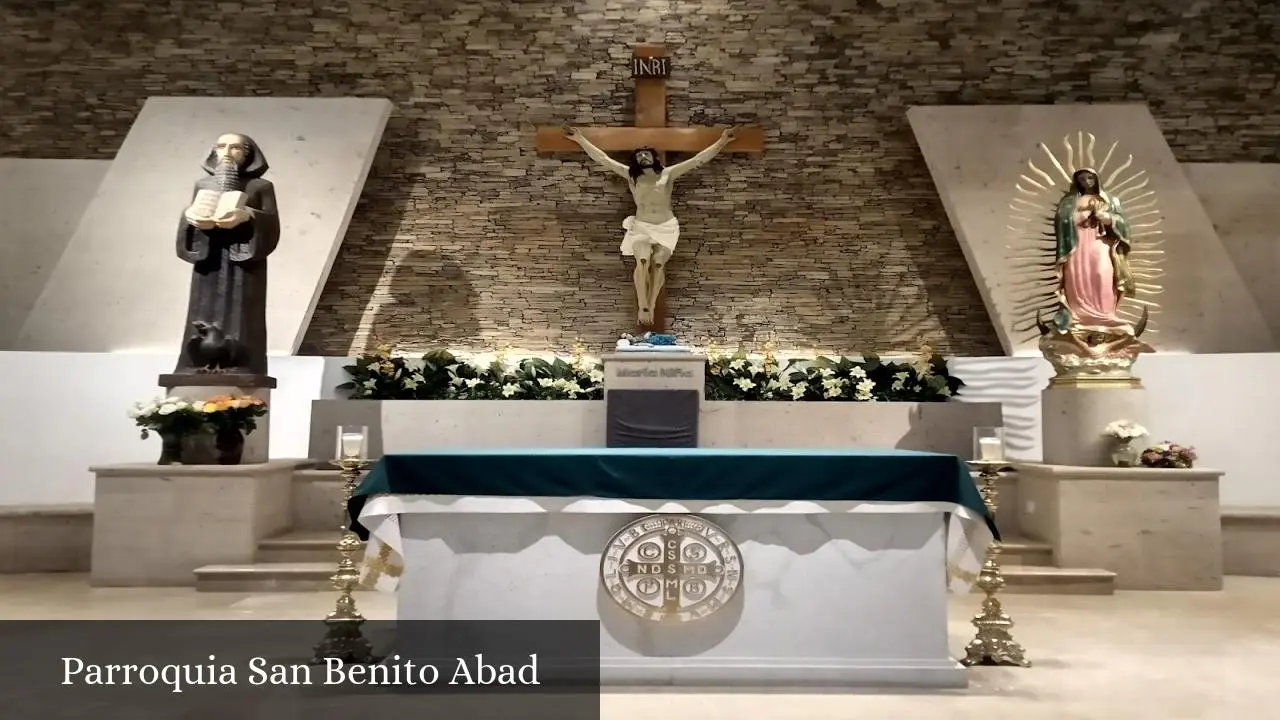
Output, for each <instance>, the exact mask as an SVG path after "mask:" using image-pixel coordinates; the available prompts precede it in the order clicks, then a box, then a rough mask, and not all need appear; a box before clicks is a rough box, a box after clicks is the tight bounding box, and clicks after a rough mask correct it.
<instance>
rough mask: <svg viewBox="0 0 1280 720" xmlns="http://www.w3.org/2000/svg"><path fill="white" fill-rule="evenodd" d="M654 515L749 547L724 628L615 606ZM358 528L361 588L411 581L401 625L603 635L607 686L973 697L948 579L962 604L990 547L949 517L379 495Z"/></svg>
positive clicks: (962, 519)
mask: <svg viewBox="0 0 1280 720" xmlns="http://www.w3.org/2000/svg"><path fill="white" fill-rule="evenodd" d="M654 513H695V514H696V515H697V516H698V517H701V518H705V519H707V520H710V521H711V522H713V523H715V524H716V525H718V526H719V527H720V528H722V529H724V531H725V532H726V534H727V535H728V536H729V537H730V538H731V539H732V541H733V542H734V543H736V545H737V547H738V548H739V550H740V552H741V558H742V561H741V562H742V573H741V583H740V587H739V589H738V591H737V593H736V595H735V596H734V597H733V599H732V600H730V601H729V602H728V603H726V604H725V605H724V606H723V607H722V608H720V609H719V610H718V611H717V612H714V613H712V614H710V615H708V616H707V617H704V618H702V619H700V620H697V621H694V622H687V623H678V624H659V623H654V622H651V621H647V620H643V619H640V618H637V617H635V616H633V615H632V614H631V613H629V612H627V611H626V610H625V609H623V608H622V607H621V606H620V605H618V604H617V603H615V602H614V600H613V599H612V598H611V597H610V596H609V593H608V592H606V591H605V589H604V587H603V585H602V583H601V568H602V555H603V553H604V551H605V548H606V547H607V546H609V543H610V538H611V537H612V536H613V535H614V533H615V532H617V531H618V530H619V529H620V528H622V527H623V526H625V525H627V524H628V523H630V522H632V521H634V520H636V519H638V518H640V517H643V516H646V515H650V514H654ZM947 513H955V514H956V517H952V518H950V519H948V517H947ZM360 520H361V523H362V524H363V525H364V526H365V527H367V528H368V529H369V530H370V533H371V538H370V548H369V554H368V556H367V557H368V558H372V560H366V567H365V571H366V579H367V580H372V581H374V582H375V584H379V583H382V585H381V586H382V588H383V589H388V588H389V587H390V585H387V584H385V583H386V581H388V580H393V579H396V578H395V576H398V595H399V597H398V604H397V607H398V618H400V619H413V620H593V621H594V620H599V621H600V623H601V681H602V682H603V683H605V684H614V685H626V684H642V685H704V686H706V685H775V686H777V685H799V686H803V685H809V686H815V685H816V686H832V687H853V686H899V687H917V688H955V687H965V686H966V685H967V683H968V678H967V674H966V672H965V670H964V669H963V668H962V667H961V666H960V665H959V664H958V663H957V662H956V661H955V660H954V659H953V658H952V657H951V653H950V652H949V648H948V637H947V591H948V580H949V578H950V579H951V580H952V587H954V588H956V589H967V585H966V584H965V582H964V581H963V580H962V579H961V578H965V577H968V578H972V574H971V573H975V572H976V569H977V565H978V557H977V552H981V549H982V548H985V546H986V541H987V540H988V539H989V534H987V532H986V529H985V526H983V525H982V521H981V519H979V518H976V517H975V516H974V515H973V513H972V512H971V511H969V510H967V509H966V508H963V507H959V506H955V505H951V504H949V503H858V502H821V503H819V502H808V501H788V502H779V501H775V502H767V501H732V502H727V501H681V502H669V501H658V500H655V501H644V500H603V499H581V498H502V497H452V496H423V495H379V496H375V497H372V498H370V499H369V502H368V504H367V505H366V506H365V507H364V510H363V511H362V512H361V515H360ZM966 533H968V537H966ZM979 536H982V537H979ZM972 548H978V550H977V552H975V551H974V550H972ZM378 558H381V559H380V560H379V559H378ZM388 558H395V559H396V560H397V562H396V563H395V565H394V569H393V570H391V571H390V572H388V571H387V570H388V563H387V560H388ZM949 571H950V572H949ZM370 574H372V575H373V576H375V577H370Z"/></svg>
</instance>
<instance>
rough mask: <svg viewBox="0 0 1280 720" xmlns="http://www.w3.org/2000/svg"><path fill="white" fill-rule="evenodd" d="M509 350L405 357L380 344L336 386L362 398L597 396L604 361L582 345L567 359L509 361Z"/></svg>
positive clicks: (437, 352) (601, 391)
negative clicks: (484, 354) (589, 354)
mask: <svg viewBox="0 0 1280 720" xmlns="http://www.w3.org/2000/svg"><path fill="white" fill-rule="evenodd" d="M507 355H508V353H507V352H506V351H503V352H499V353H497V354H496V355H494V356H493V357H491V358H484V357H482V356H474V357H471V358H462V357H459V356H456V355H454V354H453V353H450V352H448V351H446V350H433V351H431V352H428V353H427V354H425V355H423V356H422V357H421V358H407V357H403V356H398V355H396V354H395V353H393V352H392V349H391V347H390V346H389V345H382V346H380V347H378V349H377V350H375V351H374V352H372V353H369V354H367V355H362V356H360V357H358V358H356V361H355V364H353V365H348V366H346V367H345V368H343V369H344V370H346V372H347V375H348V376H350V378H351V379H350V380H348V381H347V382H344V383H342V384H341V385H339V386H338V389H339V390H346V391H347V392H348V394H349V397H350V398H352V399H358V400H599V399H601V398H603V397H604V366H603V365H602V364H601V363H600V362H599V361H598V360H593V359H591V358H588V357H587V356H586V354H585V352H584V348H583V347H582V346H581V345H578V346H575V347H574V352H573V356H572V357H571V358H569V359H568V360H565V359H564V358H559V357H551V358H541V357H531V358H524V359H521V360H519V361H516V362H514V363H513V362H510V361H509V360H508V358H507Z"/></svg>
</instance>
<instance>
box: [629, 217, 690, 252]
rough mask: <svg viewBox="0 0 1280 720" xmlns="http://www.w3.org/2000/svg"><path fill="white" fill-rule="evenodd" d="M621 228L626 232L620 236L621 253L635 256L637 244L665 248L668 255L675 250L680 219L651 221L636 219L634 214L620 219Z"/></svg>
mask: <svg viewBox="0 0 1280 720" xmlns="http://www.w3.org/2000/svg"><path fill="white" fill-rule="evenodd" d="M622 228H623V229H624V230H626V231H627V234H626V235H624V236H623V237H622V254H623V255H625V256H627V257H634V256H635V254H636V253H635V249H636V246H637V245H640V246H646V245H647V246H649V249H651V250H652V249H656V248H654V247H653V246H655V245H656V246H658V247H661V248H666V250H667V253H668V256H670V254H671V253H674V252H675V251H676V242H677V241H679V240H680V221H679V220H676V219H675V218H671V219H670V220H667V221H666V222H661V223H651V222H645V221H644V220H638V219H636V216H635V215H631V216H629V217H628V218H627V219H626V220H623V221H622Z"/></svg>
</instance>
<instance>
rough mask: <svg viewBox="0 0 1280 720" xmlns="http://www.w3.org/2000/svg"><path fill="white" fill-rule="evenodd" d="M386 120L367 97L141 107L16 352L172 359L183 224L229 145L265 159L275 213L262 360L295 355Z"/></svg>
mask: <svg viewBox="0 0 1280 720" xmlns="http://www.w3.org/2000/svg"><path fill="white" fill-rule="evenodd" d="M390 112H391V103H390V102H389V101H387V100H379V99H363V98H319V99H316V98H208V97H203V98H202V97H181V98H151V99H149V100H147V102H146V104H145V105H144V106H143V108H142V112H141V113H139V115H138V118H137V120H135V121H134V124H133V127H131V128H130V129H129V135H128V136H127V137H126V138H125V140H124V143H123V144H122V145H121V146H120V151H119V152H118V153H117V154H116V158H115V160H113V161H112V162H111V169H110V170H109V171H108V172H107V174H106V177H105V178H104V179H103V181H102V185H101V186H100V188H99V191H98V194H97V196H96V197H95V198H94V200H93V202H92V203H90V205H89V207H88V208H87V209H86V210H85V212H84V215H83V217H82V218H81V220H80V225H79V227H78V228H77V229H76V231H75V234H74V235H73V236H72V238H71V241H70V243H69V244H68V245H67V250H66V252H64V253H63V254H62V259H61V261H60V262H59V263H58V265H57V267H56V268H55V269H54V271H53V274H52V275H51V276H50V277H49V281H48V283H47V284H46V285H45V288H44V291H43V293H42V294H41V295H40V299H39V300H38V301H37V303H36V305H35V307H34V308H33V309H32V311H31V313H30V315H29V317H28V318H27V321H26V323H25V324H24V326H23V329H22V332H21V333H20V334H19V336H18V339H17V342H16V343H14V344H13V348H14V349H16V350H45V351H54V352H121V351H123V352H139V353H140V352H153V353H170V352H176V348H177V347H178V344H179V343H180V342H181V340H182V338H183V337H184V336H185V333H186V329H185V328H184V327H183V321H184V318H185V317H186V310H187V308H186V303H187V295H188V292H189V288H190V283H191V266H190V265H189V264H188V263H185V262H182V261H181V260H179V259H178V258H177V257H176V256H175V254H174V253H175V250H174V248H175V237H176V234H177V229H178V223H179V219H180V217H181V214H182V210H183V208H184V207H186V205H187V204H188V203H190V202H191V193H192V188H193V186H194V183H195V182H196V180H198V179H200V178H201V177H202V176H203V175H204V172H203V171H202V170H201V169H200V165H201V163H202V162H203V161H204V158H205V156H206V155H208V153H209V149H210V148H211V147H212V146H213V143H214V142H215V141H216V140H217V138H218V136H219V135H222V134H224V133H229V132H238V133H245V134H247V135H249V136H251V137H253V139H254V140H255V141H257V143H258V145H259V146H261V148H262V151H263V154H265V155H266V157H267V161H268V163H269V164H270V170H268V172H267V175H266V178H267V179H268V180H270V181H272V182H273V183H274V184H275V188H276V196H277V198H278V200H279V206H280V224H281V232H280V245H279V248H278V249H277V250H276V251H275V252H274V253H273V254H272V255H271V258H270V260H269V263H270V268H271V270H270V282H269V283H268V291H267V292H268V303H267V337H268V338H269V346H268V353H269V354H273V355H288V354H291V353H293V352H296V351H297V348H298V345H299V344H300V343H301V342H302V336H303V333H304V332H305V330H306V328H307V324H308V323H309V321H310V319H311V313H312V311H313V310H314V309H315V304H316V301H317V300H318V299H319V296H320V292H321V290H322V289H323V287H324V283H325V280H326V279H327V278H328V275H329V269H330V268H331V267H332V265H333V259H334V257H335V256H336V255H337V252H338V248H339V247H340V246H341V244H342V239H343V237H344V236H345V234H346V230H347V225H348V222H349V221H350V219H351V213H352V212H353V211H354V209H355V206H356V202H357V201H358V200H359V198H360V193H361V191H362V190H363V188H364V181H365V178H366V177H367V175H368V172H369V167H370V166H371V164H372V163H373V158H374V154H375V152H376V150H377V147H378V144H379V143H380V142H381V140H382V132H383V129H384V127H385V126H386V121H387V117H388V116H389V115H390Z"/></svg>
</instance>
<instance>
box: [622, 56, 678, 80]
mask: <svg viewBox="0 0 1280 720" xmlns="http://www.w3.org/2000/svg"><path fill="white" fill-rule="evenodd" d="M669 75H671V58H665V57H636V58H631V77H633V78H664V77H668V76H669Z"/></svg>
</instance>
